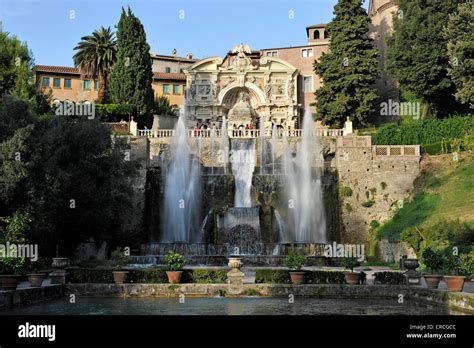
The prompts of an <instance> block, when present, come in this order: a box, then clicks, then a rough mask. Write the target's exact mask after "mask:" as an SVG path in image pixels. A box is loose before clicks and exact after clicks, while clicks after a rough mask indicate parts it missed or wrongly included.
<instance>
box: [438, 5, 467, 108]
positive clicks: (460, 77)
mask: <svg viewBox="0 0 474 348" xmlns="http://www.w3.org/2000/svg"><path fill="white" fill-rule="evenodd" d="M444 38H445V39H446V40H447V41H448V57H449V66H448V75H449V76H450V77H451V78H452V80H453V81H454V84H455V85H456V90H457V91H456V99H457V100H459V101H460V102H462V103H465V104H469V105H470V107H471V108H474V78H473V76H474V3H472V2H468V3H465V4H459V6H458V11H457V12H456V13H454V14H451V15H450V16H449V20H448V24H447V26H446V28H445V31H444Z"/></svg>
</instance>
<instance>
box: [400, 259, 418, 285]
mask: <svg viewBox="0 0 474 348" xmlns="http://www.w3.org/2000/svg"><path fill="white" fill-rule="evenodd" d="M402 260H403V261H402V266H403V268H404V269H406V270H407V272H406V276H407V280H408V284H409V285H421V274H420V273H419V272H417V271H416V269H417V268H418V267H420V262H418V260H417V259H402Z"/></svg>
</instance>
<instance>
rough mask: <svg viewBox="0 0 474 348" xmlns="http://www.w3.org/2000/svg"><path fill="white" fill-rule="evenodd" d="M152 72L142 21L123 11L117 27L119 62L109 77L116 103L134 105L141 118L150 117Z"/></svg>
mask: <svg viewBox="0 0 474 348" xmlns="http://www.w3.org/2000/svg"><path fill="white" fill-rule="evenodd" d="M152 78H153V73H152V70H151V59H150V46H149V45H148V43H147V42H146V34H145V30H144V29H143V25H142V24H141V22H140V20H139V19H138V18H137V17H136V16H135V15H134V14H133V13H132V11H131V9H130V8H128V13H126V12H125V10H124V9H123V8H122V15H121V16H120V20H119V22H118V25H117V62H116V63H115V65H114V68H113V69H112V73H111V76H110V97H111V100H112V102H113V103H124V104H132V105H134V106H135V107H136V110H137V114H138V115H149V114H150V112H151V108H152V106H153V89H152V87H151V83H152Z"/></svg>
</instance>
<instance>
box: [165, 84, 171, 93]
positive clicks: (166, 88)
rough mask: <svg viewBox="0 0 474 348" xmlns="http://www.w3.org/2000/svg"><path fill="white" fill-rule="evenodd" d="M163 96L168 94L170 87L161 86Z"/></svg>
mask: <svg viewBox="0 0 474 348" xmlns="http://www.w3.org/2000/svg"><path fill="white" fill-rule="evenodd" d="M163 94H170V85H163Z"/></svg>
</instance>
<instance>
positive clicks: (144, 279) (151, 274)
mask: <svg viewBox="0 0 474 348" xmlns="http://www.w3.org/2000/svg"><path fill="white" fill-rule="evenodd" d="M128 279H129V281H130V283H138V284H140V283H142V284H162V283H168V276H167V275H166V271H165V270H164V269H163V268H155V267H154V268H146V269H133V270H130V274H129V276H128Z"/></svg>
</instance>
